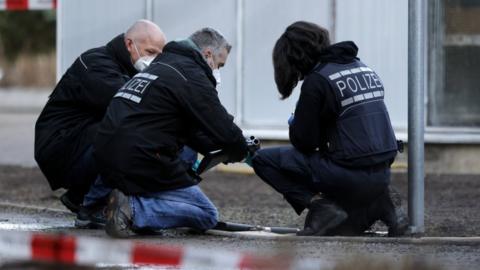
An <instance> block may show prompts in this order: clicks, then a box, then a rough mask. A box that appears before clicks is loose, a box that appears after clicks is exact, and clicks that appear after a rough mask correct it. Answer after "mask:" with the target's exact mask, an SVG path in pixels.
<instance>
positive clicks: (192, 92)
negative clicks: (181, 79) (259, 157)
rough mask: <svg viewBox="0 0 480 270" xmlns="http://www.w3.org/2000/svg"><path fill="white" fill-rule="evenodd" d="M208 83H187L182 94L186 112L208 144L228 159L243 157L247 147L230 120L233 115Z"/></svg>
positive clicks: (236, 159) (234, 159)
mask: <svg viewBox="0 0 480 270" xmlns="http://www.w3.org/2000/svg"><path fill="white" fill-rule="evenodd" d="M209 84H210V83H209V82H204V83H201V82H198V81H196V82H190V83H188V84H187V87H186V88H187V90H186V91H185V93H184V94H183V95H181V100H182V101H181V102H182V103H183V106H184V108H186V110H187V113H188V115H189V116H190V118H191V119H192V120H193V121H194V123H198V124H197V125H198V127H199V129H200V130H201V131H202V132H203V133H204V134H205V135H207V136H208V137H209V139H210V140H211V142H212V143H211V145H214V144H216V145H219V146H221V148H222V149H224V150H225V151H227V153H228V154H229V161H230V162H236V161H240V160H242V159H244V158H245V157H246V155H247V152H248V148H247V144H246V142H245V138H244V137H243V133H242V130H241V129H240V128H239V127H238V126H237V125H236V124H235V123H234V122H233V116H231V115H230V114H228V112H227V110H226V109H225V108H224V107H223V105H222V104H221V103H220V100H219V98H218V94H217V91H216V89H215V88H213V86H211V85H209Z"/></svg>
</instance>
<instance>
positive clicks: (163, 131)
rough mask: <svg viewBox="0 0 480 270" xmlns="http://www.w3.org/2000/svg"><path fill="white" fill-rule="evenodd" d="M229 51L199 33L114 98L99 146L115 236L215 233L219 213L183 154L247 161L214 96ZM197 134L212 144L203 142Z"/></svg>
mask: <svg viewBox="0 0 480 270" xmlns="http://www.w3.org/2000/svg"><path fill="white" fill-rule="evenodd" d="M230 49H231V46H230V45H229V44H228V43H227V41H226V40H225V38H224V37H223V36H222V35H221V34H219V33H218V32H217V31H215V30H214V29H211V28H204V29H201V30H199V31H197V32H195V33H194V34H192V35H191V36H190V37H189V38H188V39H187V40H183V41H178V42H170V43H168V44H167V45H166V46H165V47H164V49H163V54H161V55H160V56H158V57H157V58H156V59H154V61H153V62H152V64H151V65H150V66H149V67H148V68H147V69H145V70H144V71H143V72H141V73H139V74H137V75H136V76H135V77H134V78H132V80H130V81H129V82H127V83H126V84H125V85H124V86H123V87H122V88H121V89H120V90H119V91H118V93H117V94H116V95H115V97H114V98H113V100H112V102H111V103H110V106H109V107H108V109H107V113H106V116H105V118H104V119H103V121H102V123H101V125H100V128H99V131H98V134H97V137H96V141H95V144H94V150H95V156H96V158H97V160H98V163H99V164H100V166H101V168H102V169H101V176H102V179H103V180H104V182H105V183H106V184H107V185H109V186H110V187H112V188H114V191H113V192H112V193H111V194H110V197H109V202H108V210H107V224H106V232H107V234H109V235H110V236H113V237H128V236H131V235H133V234H135V233H136V232H138V231H145V230H161V229H168V228H175V227H191V228H196V229H199V230H207V229H210V228H212V227H214V226H215V225H216V223H217V220H218V213H217V210H216V208H215V206H214V205H213V204H212V203H211V202H210V200H209V199H208V198H207V197H206V196H205V195H204V194H203V192H202V191H201V189H200V188H199V187H198V186H197V184H198V180H199V178H198V176H196V175H195V174H194V173H192V171H191V169H190V165H188V164H186V163H185V162H183V161H182V160H181V159H180V157H179V153H180V150H181V149H182V148H183V147H184V145H186V144H188V145H189V146H191V147H192V148H194V150H197V151H199V152H200V153H206V152H207V151H211V150H214V149H219V148H221V149H225V150H226V151H227V152H228V153H229V159H230V161H231V162H235V161H240V160H242V159H244V158H245V156H246V154H247V145H246V143H245V139H244V137H243V134H242V131H241V130H240V128H238V127H237V126H236V125H235V124H234V122H233V117H232V116H231V115H229V114H228V113H227V111H226V110H225V108H224V107H223V106H222V104H221V103H220V101H219V99H218V93H217V91H216V89H215V88H216V85H217V81H219V77H218V74H219V72H218V69H219V68H221V67H223V65H224V64H225V62H226V60H227V56H228V54H229V52H230ZM195 134H202V135H201V136H198V137H197V139H199V140H200V138H205V137H206V138H208V139H207V140H204V139H202V140H204V141H203V142H199V141H197V140H196V138H195V136H196V135H195ZM192 137H194V138H193V139H192ZM207 141H208V142H207Z"/></svg>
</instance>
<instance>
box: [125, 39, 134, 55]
mask: <svg viewBox="0 0 480 270" xmlns="http://www.w3.org/2000/svg"><path fill="white" fill-rule="evenodd" d="M125 47H127V50H128V51H129V52H130V54H132V52H133V50H134V48H133V40H131V39H129V38H127V39H125Z"/></svg>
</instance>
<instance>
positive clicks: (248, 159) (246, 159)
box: [243, 153, 253, 167]
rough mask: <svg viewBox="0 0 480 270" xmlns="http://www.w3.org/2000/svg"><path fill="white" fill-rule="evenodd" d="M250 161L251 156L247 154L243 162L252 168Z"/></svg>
mask: <svg viewBox="0 0 480 270" xmlns="http://www.w3.org/2000/svg"><path fill="white" fill-rule="evenodd" d="M252 160H253V156H252V154H250V153H248V154H247V157H246V158H245V160H244V161H243V162H245V163H247V164H248V166H250V167H253V166H252Z"/></svg>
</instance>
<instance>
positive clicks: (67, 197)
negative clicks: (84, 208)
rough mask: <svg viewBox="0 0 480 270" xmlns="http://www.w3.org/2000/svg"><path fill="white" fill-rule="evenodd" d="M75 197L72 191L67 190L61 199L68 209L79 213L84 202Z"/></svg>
mask: <svg viewBox="0 0 480 270" xmlns="http://www.w3.org/2000/svg"><path fill="white" fill-rule="evenodd" d="M73 197H74V196H72V195H71V193H69V192H68V191H67V192H65V193H63V195H62V196H60V201H61V202H62V204H63V205H64V206H65V207H66V208H67V209H68V210H70V211H72V212H73V213H75V214H77V213H78V212H79V211H80V207H81V204H82V202H81V201H79V200H78V199H74V198H73Z"/></svg>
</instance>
